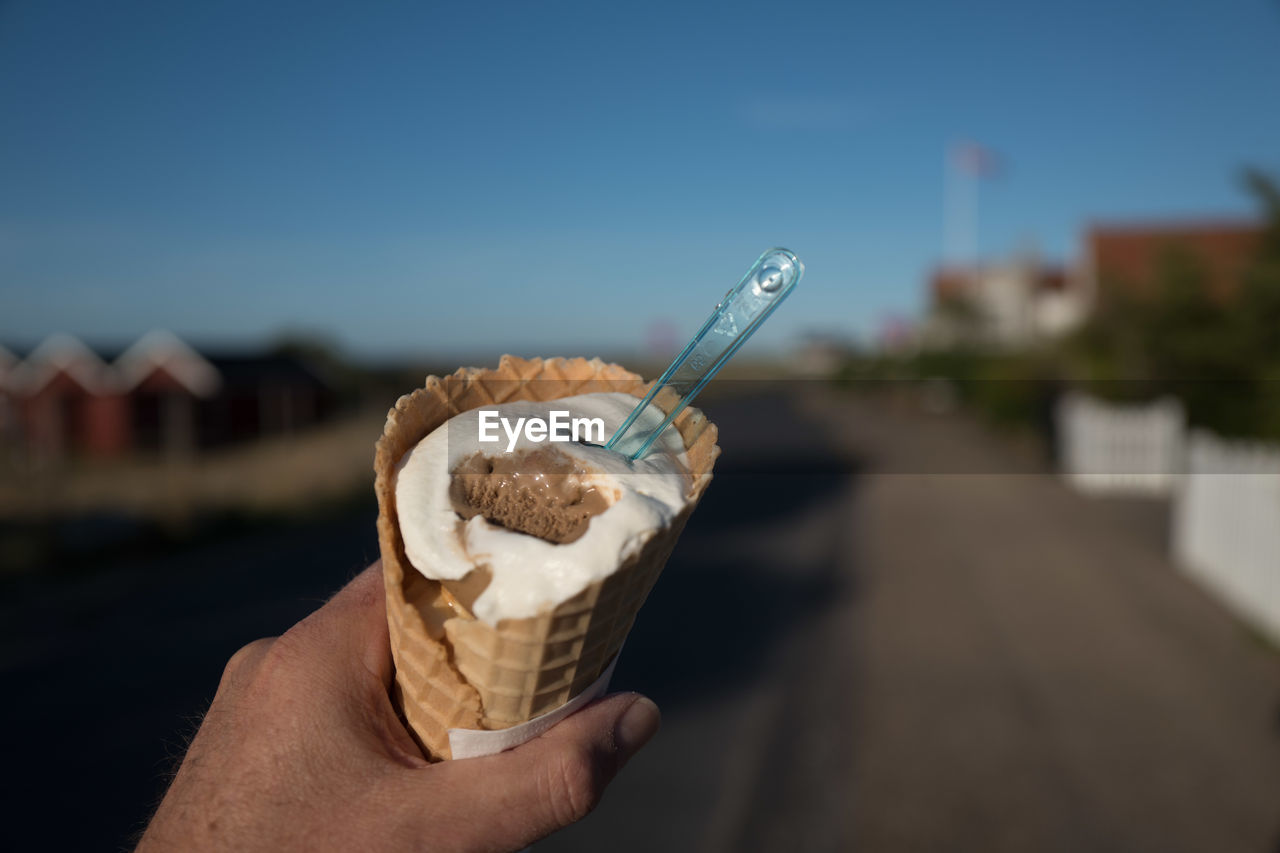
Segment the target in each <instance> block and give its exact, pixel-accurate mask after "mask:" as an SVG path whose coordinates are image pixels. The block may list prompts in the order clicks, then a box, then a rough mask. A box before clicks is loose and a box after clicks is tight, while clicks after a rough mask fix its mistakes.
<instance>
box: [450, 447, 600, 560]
mask: <svg viewBox="0 0 1280 853" xmlns="http://www.w3.org/2000/svg"><path fill="white" fill-rule="evenodd" d="M589 474H590V472H589V471H587V470H585V469H584V468H583V467H581V466H580V465H579V464H578V462H577V461H576V460H574V459H572V458H571V457H569V456H567V455H565V454H564V453H561V452H560V451H559V450H555V449H553V448H539V449H537V450H531V451H526V452H517V453H506V454H500V455H497V456H485V455H483V454H481V453H473V454H471V455H470V456H468V457H466V458H465V459H463V460H462V462H461V463H459V465H458V467H456V468H455V469H454V470H453V476H452V479H451V481H450V483H449V500H450V502H451V503H452V505H453V508H454V510H455V511H456V512H457V513H458V515H460V516H461V517H462V518H463V519H464V520H465V519H471V518H474V517H475V516H477V515H483V516H484V517H485V519H487V520H488V521H490V522H491V523H493V524H497V525H500V526H502V527H505V528H507V529H509V530H514V531H517V532H519V533H527V534H528V535H530V536H536V537H538V538H539V539H545V540H547V541H548V542H554V543H556V544H564V543H567V542H573V541H574V540H576V539H578V538H579V537H581V536H582V534H584V533H586V532H587V526H588V525H589V524H590V523H591V518H592V517H593V516H596V515H599V514H600V513H602V512H604V511H605V510H606V509H608V508H609V504H610V503H611V502H612V500H611V497H612V496H610V495H608V494H607V491H606V490H601V489H600V488H598V487H597V486H596V485H594V484H593V483H591V482H590V480H589V479H588V476H589Z"/></svg>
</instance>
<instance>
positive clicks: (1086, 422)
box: [1057, 394, 1186, 495]
mask: <svg viewBox="0 0 1280 853" xmlns="http://www.w3.org/2000/svg"><path fill="white" fill-rule="evenodd" d="M1057 421H1058V438H1059V448H1058V449H1059V458H1060V464H1061V467H1062V474H1063V476H1064V477H1065V478H1066V479H1067V482H1069V483H1070V484H1071V485H1072V486H1074V487H1075V488H1077V489H1079V490H1080V491H1082V492H1089V493H1092V494H1143V495H1167V494H1170V493H1171V492H1172V491H1173V488H1174V484H1175V483H1176V482H1177V478H1178V475H1179V474H1180V473H1181V472H1182V464H1183V453H1184V449H1183V444H1184V437H1185V434H1186V416H1185V414H1184V413H1183V410H1182V404H1180V403H1179V402H1178V401H1177V400H1174V399H1169V398H1166V399H1162V400H1157V401H1156V402H1154V403H1148V404H1145V405H1136V406H1132V405H1131V406H1118V405H1110V404H1107V403H1103V402H1100V401H1098V400H1094V399H1093V398H1091V397H1087V396H1085V395H1083V394H1068V395H1066V396H1065V397H1063V399H1062V400H1061V401H1060V402H1059V404H1058V410H1057Z"/></svg>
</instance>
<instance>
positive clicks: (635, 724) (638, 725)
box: [613, 696, 662, 757]
mask: <svg viewBox="0 0 1280 853" xmlns="http://www.w3.org/2000/svg"><path fill="white" fill-rule="evenodd" d="M661 724H662V712H660V711H659V710H658V706H657V705H655V704H653V701H652V700H651V699H649V698H647V697H645V696H641V697H640V698H638V699H636V701H634V702H632V703H631V707H629V708H627V710H625V711H623V712H622V718H621V719H619V720H618V725H617V726H616V727H614V730H613V739H614V742H615V743H617V745H618V749H619V750H621V751H622V752H623V753H625V754H626V755H627V756H628V757H630V756H632V755H634V754H635V752H636V750H638V749H640V747H642V746H644V745H645V744H646V743H648V742H649V738H651V737H653V736H654V734H655V733H656V732H657V731H658V726H660V725H661Z"/></svg>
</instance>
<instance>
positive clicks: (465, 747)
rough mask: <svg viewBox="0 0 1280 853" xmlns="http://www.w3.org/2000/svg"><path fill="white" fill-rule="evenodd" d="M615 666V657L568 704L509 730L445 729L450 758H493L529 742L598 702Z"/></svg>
mask: <svg viewBox="0 0 1280 853" xmlns="http://www.w3.org/2000/svg"><path fill="white" fill-rule="evenodd" d="M617 665H618V655H614V656H613V660H612V661H611V662H610V663H609V665H608V666H607V667H605V671H604V673H603V674H601V676H600V677H599V678H597V679H596V680H595V681H594V682H593V683H592V685H591V686H590V687H588V688H587V689H586V690H584V691H582V692H581V693H579V694H578V695H577V696H575V697H573V698H572V699H570V700H569V701H568V702H566V703H564V704H563V705H561V706H560V707H559V708H556V709H555V710H554V711H548V712H547V713H545V714H543V715H542V716H540V717H534V718H533V719H532V720H529V721H528V722H527V723H521V724H520V725H518V726H512V727H511V728H509V729H497V730H495V731H485V730H482V729H449V749H450V750H451V751H452V753H453V759H454V760H455V761H457V760H458V759H460V758H482V757H483V756H486V755H496V754H497V753H499V752H503V751H505V750H508V749H512V748H514V747H517V746H519V745H520V744H522V743H527V742H528V741H531V740H533V739H534V738H536V737H537V736H538V735H540V734H542V733H543V732H545V731H546V730H547V729H549V728H551V727H552V726H554V725H555V724H556V723H558V722H560V721H561V720H563V719H564V718H565V717H567V716H569V715H570V714H572V713H573V712H574V711H576V710H578V709H579V708H581V707H582V706H583V705H585V704H587V703H588V702H590V701H591V700H593V699H598V698H600V697H601V696H603V695H604V692H605V691H606V690H608V689H609V680H610V679H612V678H613V668H614V667H615V666H617Z"/></svg>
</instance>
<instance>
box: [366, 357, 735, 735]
mask: <svg viewBox="0 0 1280 853" xmlns="http://www.w3.org/2000/svg"><path fill="white" fill-rule="evenodd" d="M647 390H648V386H647V385H646V384H645V383H644V382H643V380H641V378H640V377H639V376H637V375H636V374H634V373H630V372H628V371H627V370H624V369H623V368H621V367H619V366H618V365H616V364H605V363H604V362H602V361H600V360H599V359H592V360H590V361H588V360H587V359H583V358H575V359H561V358H554V359H539V358H535V359H531V360H524V359H519V358H515V357H513V356H503V357H502V360H501V362H500V363H499V365H498V367H497V369H481V368H462V369H460V370H458V371H457V372H455V373H454V374H453V375H452V376H447V377H443V378H441V377H438V376H428V377H427V381H426V385H425V387H423V388H420V389H419V390H417V391H414V392H413V393H412V394H407V395H405V396H404V397H401V398H400V399H399V400H398V401H396V405H395V408H393V409H392V410H391V411H390V412H389V413H388V415H387V424H386V428H385V430H384V432H383V435H382V438H381V439H380V440H379V441H378V445H377V452H376V456H375V461H374V468H375V472H376V475H377V477H376V481H375V489H376V491H377V495H378V544H379V548H380V550H381V552H382V569H383V578H384V580H385V584H386V594H387V624H388V628H389V629H390V633H391V652H392V656H393V658H394V660H395V665H396V674H395V684H394V685H393V691H392V693H393V699H394V700H395V703H396V705H397V708H399V709H400V711H401V712H402V713H403V715H404V718H405V721H406V723H408V726H409V729H410V730H411V731H412V732H413V734H414V737H415V738H416V739H417V740H418V742H419V745H420V746H422V747H423V749H424V751H425V752H426V753H427V755H428V756H429V757H431V758H435V759H445V758H450V757H451V755H450V750H449V737H448V730H449V729H450V728H466V729H503V728H508V727H510V726H514V725H517V724H519V723H523V722H525V721H527V720H530V719H533V718H534V717H537V716H539V715H540V714H544V713H546V712H547V711H551V710H553V709H555V708H557V707H559V706H560V705H563V704H564V703H565V702H567V701H568V700H569V699H571V698H573V697H574V696H575V695H577V694H578V693H580V692H582V690H584V689H585V688H586V687H588V686H589V685H590V684H591V683H592V682H594V681H595V680H596V679H597V678H599V676H600V675H601V673H602V672H603V671H604V670H605V668H606V667H607V666H608V665H609V662H610V661H611V660H612V659H613V657H614V656H615V655H616V654H617V653H618V650H619V649H620V648H621V646H622V642H623V640H625V639H626V636H627V633H628V632H629V631H630V630H631V625H632V622H633V621H634V620H635V616H636V613H637V611H639V609H640V606H641V605H642V604H643V603H644V600H645V598H646V597H647V596H648V594H649V590H650V589H651V588H652V587H653V584H654V582H655V581H656V580H657V578H658V575H659V574H660V573H661V571H662V567H663V566H664V565H665V564H666V561H667V557H668V556H669V555H670V554H671V550H672V548H674V547H675V543H676V540H677V539H678V538H679V536H680V532H681V531H682V530H683V529H684V525H685V522H686V521H687V520H688V518H689V515H690V514H691V513H692V512H693V510H694V507H696V506H697V503H698V500H699V499H700V498H701V497H702V493H703V491H704V490H705V489H706V487H707V484H708V483H710V481H711V468H712V466H713V465H714V464H715V459H716V457H717V456H718V455H719V453H720V448H719V447H718V446H717V445H716V428H715V425H714V424H711V423H710V422H709V421H707V419H706V417H705V416H704V415H703V414H702V412H701V411H699V410H697V409H694V408H687V409H685V410H684V411H683V412H682V413H681V414H680V416H679V417H678V418H676V420H675V427H676V428H677V429H678V430H679V432H680V435H681V437H682V438H683V439H684V444H685V451H686V454H687V456H688V458H689V465H690V469H691V472H692V475H693V478H692V485H691V500H690V502H689V504H688V505H687V506H686V507H685V508H684V510H682V511H681V512H680V514H679V515H677V516H676V518H675V519H674V520H673V521H672V522H671V524H670V525H669V526H668V527H667V528H665V529H663V530H659V531H657V532H656V533H655V535H654V536H653V537H652V538H651V539H650V540H649V541H648V542H646V543H645V544H644V546H643V547H642V548H641V549H640V550H639V551H638V552H637V553H635V554H634V555H632V556H631V557H630V558H628V559H627V560H626V561H625V562H624V563H623V564H622V565H621V566H619V567H618V569H617V570H616V571H615V572H613V574H611V575H609V576H608V577H607V578H605V579H603V580H601V581H597V582H596V583H593V584H592V585H591V586H589V587H587V588H586V589H585V590H583V591H582V592H581V593H579V594H578V595H576V596H574V597H573V598H571V599H569V600H567V601H565V602H563V603H562V604H560V605H559V606H558V607H556V608H555V609H554V610H552V611H551V612H549V613H547V614H544V615H540V616H537V617H532V618H528V619H504V620H502V621H501V622H499V623H498V625H497V626H496V627H494V626H491V625H489V624H487V623H485V622H482V621H480V620H478V619H474V618H472V617H471V616H470V614H469V613H467V611H466V608H465V606H463V605H462V604H461V603H460V601H459V599H461V598H463V596H462V595H461V591H460V589H459V588H458V585H456V584H454V583H447V584H442V583H441V582H439V581H434V580H430V579H428V578H426V577H425V576H424V575H423V574H422V573H421V572H419V571H418V570H417V569H415V568H414V567H413V565H412V564H410V563H409V560H408V558H407V557H406V556H405V551H404V542H403V540H402V538H401V535H400V528H399V524H398V522H397V513H396V496H395V469H396V466H397V465H398V464H399V462H400V460H401V458H402V457H403V456H404V454H405V453H407V452H408V451H409V450H410V449H412V448H413V447H414V446H416V445H417V443H418V442H419V441H421V440H422V439H423V438H425V437H426V436H427V435H428V434H429V433H431V432H432V431H433V430H435V429H436V428H437V427H439V426H441V425H442V424H443V423H444V422H445V421H447V420H448V419H449V418H451V417H453V416H454V415H456V414H458V413H459V412H463V411H466V410H468V409H474V408H478V407H480V406H492V405H499V404H502V403H505V402H509V401H512V400H540V401H541V400H555V399H559V398H561V397H571V396H574V395H576V394H589V393H593V392H597V391H624V392H627V393H630V394H633V395H635V396H637V397H641V396H643V395H644V393H645V392H646V391H647ZM657 402H658V404H659V405H664V403H665V404H666V405H670V403H671V402H673V401H672V400H670V399H668V400H665V401H664V399H663V398H662V396H661V395H659V398H658V400H657ZM462 583H463V584H465V579H464V581H463V582H462ZM455 593H459V594H458V595H457V596H455Z"/></svg>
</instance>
